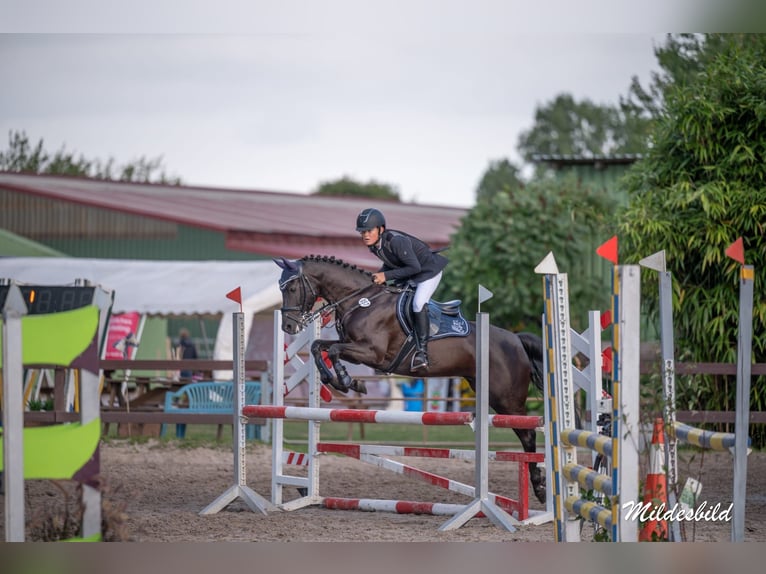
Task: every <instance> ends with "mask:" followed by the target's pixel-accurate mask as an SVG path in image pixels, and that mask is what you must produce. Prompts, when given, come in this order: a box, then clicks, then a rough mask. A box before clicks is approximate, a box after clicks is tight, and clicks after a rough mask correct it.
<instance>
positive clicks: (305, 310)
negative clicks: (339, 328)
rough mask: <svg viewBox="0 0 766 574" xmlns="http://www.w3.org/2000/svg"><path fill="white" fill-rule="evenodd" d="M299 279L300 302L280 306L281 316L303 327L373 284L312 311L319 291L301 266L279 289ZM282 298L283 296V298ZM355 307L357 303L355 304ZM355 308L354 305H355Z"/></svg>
mask: <svg viewBox="0 0 766 574" xmlns="http://www.w3.org/2000/svg"><path fill="white" fill-rule="evenodd" d="M298 279H299V280H300V282H301V283H300V287H301V295H300V296H301V303H300V305H294V306H292V307H284V306H283V307H282V308H281V311H282V316H283V317H287V318H288V319H292V320H293V321H295V322H296V323H297V324H298V326H299V327H300V328H301V329H303V328H305V327H306V325H308V324H309V323H311V322H312V321H313V320H314V319H316V318H317V317H319V316H321V315H325V314H327V313H329V312H330V311H332V310H334V309H335V308H336V307H338V306H339V305H341V304H342V303H345V302H346V301H348V300H349V299H351V298H352V297H356V296H357V295H359V294H360V293H361V292H362V291H364V290H366V289H369V288H370V287H372V286H373V285H365V286H363V287H359V289H356V290H355V291H353V292H351V293H349V294H348V295H346V296H345V297H343V298H342V299H339V300H338V301H335V302H330V301H328V302H327V304H326V305H322V306H321V307H320V308H319V309H317V310H316V311H314V312H311V308H312V307H313V306H314V303H316V300H317V299H318V298H319V293H318V292H317V290H316V289H315V288H314V286H313V285H312V284H311V281H309V279H308V277H306V276H305V275H304V274H303V268H302V267H301V268H299V269H298V270H297V271H296V272H295V274H294V275H292V276H290V277H288V278H287V279H285V280H284V281H283V282H282V283H280V284H279V290H280V291H282V293H284V291H285V287H287V285H288V284H289V283H291V282H293V281H296V280H298ZM384 292H385V290H383V291H381V292H380V293H379V294H377V295H374V296H372V297H370V298H369V299H370V300H372V299H376V298H377V297H378V296H379V295H382V294H383V293H384ZM309 293H310V294H311V296H310V297H308V296H307V294H309ZM283 300H284V298H283ZM357 307H359V305H358V304H357ZM355 308H356V307H355Z"/></svg>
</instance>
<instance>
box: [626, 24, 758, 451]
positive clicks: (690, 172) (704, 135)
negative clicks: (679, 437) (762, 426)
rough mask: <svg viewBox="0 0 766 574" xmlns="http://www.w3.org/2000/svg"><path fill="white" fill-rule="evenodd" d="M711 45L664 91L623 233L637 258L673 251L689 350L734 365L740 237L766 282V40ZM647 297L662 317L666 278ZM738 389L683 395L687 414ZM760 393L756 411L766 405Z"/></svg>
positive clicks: (682, 345)
mask: <svg viewBox="0 0 766 574" xmlns="http://www.w3.org/2000/svg"><path fill="white" fill-rule="evenodd" d="M710 49H711V50H714V51H715V53H714V54H712V55H711V54H709V53H707V52H706V51H704V50H706V48H705V47H704V46H703V47H702V50H703V54H704V57H701V58H700V62H701V64H702V65H701V67H700V71H699V72H698V73H697V74H695V76H694V77H693V78H689V81H688V82H682V83H680V84H677V85H676V84H670V85H668V86H666V88H665V91H664V105H665V108H664V110H663V113H662V115H661V116H660V117H659V119H658V124H657V128H656V131H655V133H654V137H653V142H652V146H651V148H650V149H649V151H648V153H647V156H646V157H645V159H643V161H641V162H639V163H637V164H636V165H635V166H634V167H633V169H632V170H631V171H630V172H629V174H628V176H627V178H626V180H625V185H626V187H627V190H628V192H629V194H630V198H631V199H630V204H629V206H628V209H627V210H626V211H625V213H624V214H622V216H621V217H620V225H619V229H620V232H619V233H620V237H621V241H622V247H621V251H622V252H623V253H625V254H627V258H628V260H633V261H636V260H637V259H639V258H640V257H642V256H645V255H648V254H651V253H654V252H656V251H659V250H661V249H664V250H665V252H666V257H667V263H668V270H669V271H671V272H672V274H673V280H674V298H673V311H674V323H675V324H674V331H675V337H676V344H677V347H678V353H679V355H680V356H683V357H684V358H687V359H688V360H692V361H707V362H735V360H736V352H737V335H738V312H737V309H738V284H739V264H737V263H735V262H733V261H730V260H728V259H727V258H726V256H725V255H724V251H725V249H726V247H727V246H728V245H729V244H730V243H731V242H732V241H734V240H735V239H736V238H737V237H739V236H742V238H743V241H744V246H745V255H746V260H747V262H748V263H749V264H752V265H753V266H754V268H755V273H756V274H755V292H756V293H763V291H764V288H765V287H766V36H764V35H758V37H757V38H753V37H748V38H746V39H745V38H741V39H737V38H736V37H732V38H729V39H728V41H727V42H725V43H723V42H716V43H715V44H714V45H712V46H711V47H710ZM643 291H644V299H645V300H646V301H647V302H648V307H647V308H648V310H649V312H650V313H652V314H653V315H654V314H655V313H656V310H657V293H656V280H655V281H654V284H653V285H647V286H646V288H645V289H644V290H643ZM753 354H754V358H755V360H756V362H766V299H764V298H763V297H757V296H756V298H755V301H754V317H753ZM730 382H731V381H724V383H730ZM733 387H734V385H733V384H731V385H730V386H729V388H728V389H727V388H726V387H725V386H724V387H721V386H719V385H713V386H711V387H709V388H704V387H703V386H702V385H700V384H699V383H696V384H695V387H694V388H693V389H689V392H688V395H686V396H685V397H683V396H682V391H683V390H682V389H681V390H679V397H680V404H679V408H705V409H712V408H716V407H717V408H726V407H727V405H728V406H729V407H730V406H731V405H732V404H734V402H733V400H732V398H733V394H734V388H733ZM758 388H759V387H757V386H755V387H754V389H756V390H755V392H754V393H753V404H752V408H754V409H762V408H763V407H764V406H766V396H764V393H763V392H760V391H758V390H757V389H758ZM684 401H687V403H686V404H683V402H684ZM754 440H755V439H754ZM761 443H763V437H762V439H761Z"/></svg>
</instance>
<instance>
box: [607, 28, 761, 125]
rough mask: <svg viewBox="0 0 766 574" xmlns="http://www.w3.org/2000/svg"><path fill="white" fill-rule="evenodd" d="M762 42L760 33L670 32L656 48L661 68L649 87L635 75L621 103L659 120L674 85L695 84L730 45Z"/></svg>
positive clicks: (654, 73)
mask: <svg viewBox="0 0 766 574" xmlns="http://www.w3.org/2000/svg"><path fill="white" fill-rule="evenodd" d="M759 41H760V40H759V39H758V34H668V35H667V36H666V39H665V44H663V45H661V46H658V47H656V48H655V49H654V55H655V56H656V57H657V63H658V64H659V66H660V71H659V72H652V73H651V75H650V78H651V80H650V82H649V85H648V86H647V87H646V88H644V87H643V86H642V85H641V82H640V81H639V79H638V77H637V76H634V77H633V78H632V81H631V85H630V89H629V91H628V95H627V96H624V97H621V98H620V104H621V106H622V107H623V108H627V109H631V110H633V113H634V114H635V115H637V116H639V117H642V118H651V119H657V118H659V117H660V116H661V115H662V114H663V113H664V111H665V93H666V92H667V91H668V90H669V89H670V88H671V87H673V88H680V87H683V86H689V85H692V84H693V83H694V82H695V81H696V80H697V77H698V75H699V74H701V73H704V71H705V69H706V67H707V66H708V65H709V64H711V62H712V61H713V60H714V59H715V58H716V56H717V55H718V54H720V53H721V52H723V51H725V50H726V49H727V47H728V46H729V45H730V44H732V43H735V44H736V43H758V42H759Z"/></svg>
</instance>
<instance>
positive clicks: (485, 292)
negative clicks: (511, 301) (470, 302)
mask: <svg viewBox="0 0 766 574" xmlns="http://www.w3.org/2000/svg"><path fill="white" fill-rule="evenodd" d="M492 297H493V293H492V291H490V290H489V289H487V288H486V287H485V286H484V285H479V305H481V304H482V303H484V301H488V300H490V299H492Z"/></svg>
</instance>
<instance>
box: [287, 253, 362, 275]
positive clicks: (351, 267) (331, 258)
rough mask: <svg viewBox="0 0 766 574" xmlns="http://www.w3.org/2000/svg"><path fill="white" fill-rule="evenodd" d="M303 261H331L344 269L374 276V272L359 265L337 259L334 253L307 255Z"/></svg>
mask: <svg viewBox="0 0 766 574" xmlns="http://www.w3.org/2000/svg"><path fill="white" fill-rule="evenodd" d="M301 261H313V262H315V263H330V264H332V265H337V266H338V267H342V268H343V269H349V270H350V271H357V272H359V273H361V274H362V275H365V276H367V277H372V273H371V272H370V271H367V270H366V269H362V268H361V267H357V266H356V265H354V264H353V263H346V262H345V261H343V259H336V258H335V256H334V255H306V256H305V257H302V258H301Z"/></svg>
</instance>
